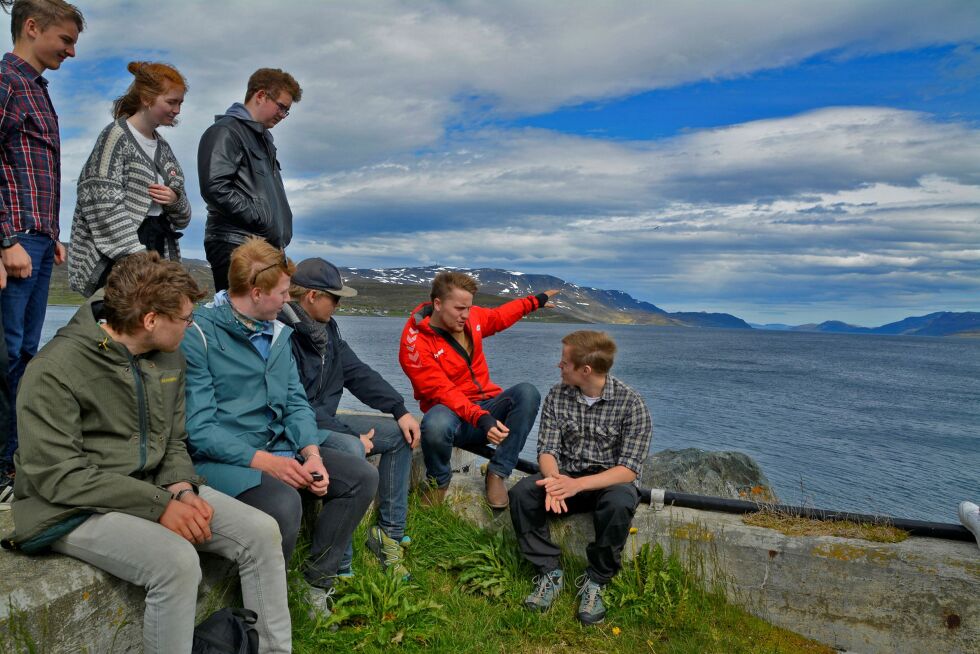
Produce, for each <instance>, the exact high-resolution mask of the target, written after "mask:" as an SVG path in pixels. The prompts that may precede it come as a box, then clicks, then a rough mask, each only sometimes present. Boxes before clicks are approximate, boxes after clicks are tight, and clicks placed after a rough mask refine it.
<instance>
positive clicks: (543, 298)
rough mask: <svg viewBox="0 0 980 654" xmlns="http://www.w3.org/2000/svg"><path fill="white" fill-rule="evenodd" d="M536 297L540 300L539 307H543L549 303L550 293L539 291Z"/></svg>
mask: <svg viewBox="0 0 980 654" xmlns="http://www.w3.org/2000/svg"><path fill="white" fill-rule="evenodd" d="M534 299H535V300H537V301H538V308H539V309H540V308H542V307H543V306H544V305H546V304H548V294H547V293H538V294H537V295H535V296H534Z"/></svg>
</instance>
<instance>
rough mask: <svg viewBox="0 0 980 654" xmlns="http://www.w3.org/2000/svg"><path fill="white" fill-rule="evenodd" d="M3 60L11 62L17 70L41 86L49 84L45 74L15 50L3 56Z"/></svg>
mask: <svg viewBox="0 0 980 654" xmlns="http://www.w3.org/2000/svg"><path fill="white" fill-rule="evenodd" d="M3 60H4V61H5V62H7V63H8V64H10V65H11V66H12V67H13V68H14V69H15V70H16V71H17V72H19V73H20V74H21V75H23V76H24V77H26V78H28V79H30V80H34V81H35V82H37V83H38V84H40V85H41V86H47V85H48V80H47V79H45V77H44V75H42V74H41V73H39V72H37V71H36V70H34V66H32V65H30V64H29V63H27V62H26V61H24V60H23V59H21V58H20V57H18V56H17V55H15V54H14V53H13V52H8V53H7V54H5V55H4V56H3Z"/></svg>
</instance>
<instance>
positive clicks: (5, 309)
mask: <svg viewBox="0 0 980 654" xmlns="http://www.w3.org/2000/svg"><path fill="white" fill-rule="evenodd" d="M17 239H18V240H19V241H20V244H21V245H22V246H23V247H24V249H25V250H26V251H27V254H28V255H29V256H30V257H31V276H30V277H28V278H26V279H21V278H19V277H8V278H7V288H5V289H3V293H0V313H2V314H3V335H4V340H5V341H6V343H7V356H8V357H9V360H10V367H9V369H8V371H7V385H8V387H9V390H8V392H9V396H8V397H9V401H10V409H11V411H10V419H9V423H8V424H9V426H10V427H9V428H10V431H9V432H8V435H7V446H6V447H5V448H4V450H3V453H2V456H0V459H2V460H0V464H2V465H3V466H4V467H13V464H12V462H13V460H14V451H15V450H16V449H17V415H16V411H14V407H15V406H16V403H15V398H16V397H17V387H18V385H19V384H20V378H21V377H23V375H24V368H26V367H27V364H28V362H29V361H30V360H31V359H32V358H33V357H34V355H35V354H37V346H38V343H39V342H40V340H41V328H42V327H43V326H44V314H45V312H46V311H47V308H48V286H49V285H50V283H51V268H52V267H53V266H54V239H52V238H51V237H50V236H48V235H47V234H18V235H17Z"/></svg>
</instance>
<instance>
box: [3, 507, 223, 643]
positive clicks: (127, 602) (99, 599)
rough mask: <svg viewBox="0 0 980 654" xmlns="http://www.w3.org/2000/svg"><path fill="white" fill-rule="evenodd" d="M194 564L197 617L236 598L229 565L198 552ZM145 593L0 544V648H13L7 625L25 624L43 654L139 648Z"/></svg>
mask: <svg viewBox="0 0 980 654" xmlns="http://www.w3.org/2000/svg"><path fill="white" fill-rule="evenodd" d="M12 530H13V520H12V519H11V517H10V512H9V511H4V512H0V533H2V534H7V533H10V532H11V531H12ZM201 567H202V570H203V571H204V580H203V582H202V583H201V587H200V590H199V595H198V605H197V609H198V619H202V618H203V617H204V616H206V615H208V614H210V613H211V612H212V611H214V610H215V609H217V608H219V607H220V606H225V605H228V604H229V603H233V602H237V601H240V600H239V599H237V598H236V595H237V593H238V585H237V584H238V574H237V572H238V571H237V568H236V567H235V566H234V564H232V563H231V562H230V561H228V560H226V559H222V558H221V557H218V556H212V555H208V554H204V555H202V565H201ZM145 596H146V592H145V591H144V590H143V589H142V588H139V587H137V586H134V585H132V584H129V583H127V582H125V581H122V580H121V579H119V578H118V577H114V576H112V575H110V574H108V573H105V572H103V571H101V570H99V569H98V568H95V567H92V566H90V565H88V564H87V563H83V562H81V561H78V560H77V559H73V558H71V557H67V556H62V555H60V554H53V553H52V554H45V555H41V556H28V555H26V554H21V553H20V552H8V551H7V550H0V651H3V652H6V651H15V649H14V647H15V643H14V642H11V631H12V630H14V629H16V630H18V631H19V630H20V629H25V630H26V631H27V633H29V634H30V638H31V640H32V641H33V642H34V644H35V645H37V646H39V651H43V652H93V653H94V652H100V653H101V652H140V651H142V650H143V636H142V634H143V607H144V604H143V600H144V598H145ZM233 598H235V599H233ZM16 644H17V645H23V643H16Z"/></svg>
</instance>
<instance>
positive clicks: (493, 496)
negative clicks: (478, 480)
mask: <svg viewBox="0 0 980 654" xmlns="http://www.w3.org/2000/svg"><path fill="white" fill-rule="evenodd" d="M487 504H489V505H490V508H491V509H506V508H507V505H509V504H510V498H509V497H508V496H507V486H506V485H505V484H504V479H503V477H498V476H497V475H495V474H493V473H492V472H490V471H489V470H487Z"/></svg>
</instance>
